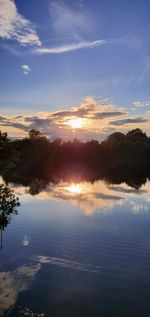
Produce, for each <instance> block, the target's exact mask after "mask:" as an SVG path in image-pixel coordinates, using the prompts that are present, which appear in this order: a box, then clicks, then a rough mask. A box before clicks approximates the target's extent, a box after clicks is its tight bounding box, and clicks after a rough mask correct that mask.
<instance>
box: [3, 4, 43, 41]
mask: <svg viewBox="0 0 150 317" xmlns="http://www.w3.org/2000/svg"><path fill="white" fill-rule="evenodd" d="M0 37H1V38H2V39H9V40H16V41H18V42H19V43H20V44H21V45H41V42H40V39H39V37H38V35H37V33H36V30H35V27H34V25H33V24H32V23H31V22H30V21H29V20H27V19H26V18H25V17H23V16H22V15H21V14H19V13H18V11H17V8H16V5H15V2H14V1H13V0H12V1H11V0H0Z"/></svg>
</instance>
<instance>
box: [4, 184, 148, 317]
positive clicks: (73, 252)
mask: <svg viewBox="0 0 150 317" xmlns="http://www.w3.org/2000/svg"><path fill="white" fill-rule="evenodd" d="M10 187H11V188H13V189H14V190H15V193H16V195H17V196H19V199H20V202H21V206H20V207H19V208H18V215H12V217H11V221H10V223H9V224H8V225H7V227H6V228H5V230H4V231H2V237H1V238H2V249H1V250H0V316H10V317H17V316H42V317H44V316H48V317H50V316H52V317H55V316H57V317H59V316H65V317H74V316H75V317H78V316H79V317H80V316H86V317H87V316H90V317H91V316H96V317H105V316H106V317H109V316H111V317H112V316H113V317H124V316H125V317H127V316H129V317H131V316H132V317H134V316H139V317H145V316H150V183H149V182H147V183H146V184H145V185H143V186H142V187H141V188H140V189H138V190H137V189H134V187H129V186H127V185H126V184H125V183H122V184H120V185H113V184H106V183H104V182H102V181H97V182H95V183H94V184H91V183H86V182H84V183H76V184H74V183H60V184H59V185H52V184H50V185H49V186H47V187H46V188H45V189H43V190H42V191H41V192H40V193H39V194H37V195H34V196H32V195H30V194H29V188H27V187H26V188H24V187H22V186H15V185H12V184H11V185H10ZM32 312H34V313H37V314H39V315H36V314H35V315H33V314H32ZM40 314H41V315H40ZM44 314H45V315H44Z"/></svg>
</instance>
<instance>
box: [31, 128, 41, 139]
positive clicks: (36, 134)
mask: <svg viewBox="0 0 150 317" xmlns="http://www.w3.org/2000/svg"><path fill="white" fill-rule="evenodd" d="M29 137H30V139H38V138H41V137H44V136H43V135H42V133H41V132H40V131H38V130H34V129H32V130H30V131H29Z"/></svg>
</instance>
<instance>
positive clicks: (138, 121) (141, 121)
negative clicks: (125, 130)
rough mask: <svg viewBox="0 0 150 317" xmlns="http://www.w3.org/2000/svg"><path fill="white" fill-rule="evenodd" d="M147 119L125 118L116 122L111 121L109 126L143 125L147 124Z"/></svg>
mask: <svg viewBox="0 0 150 317" xmlns="http://www.w3.org/2000/svg"><path fill="white" fill-rule="evenodd" d="M148 121H149V120H148V119H145V118H143V117H137V118H126V119H122V120H116V121H111V122H110V124H113V125H125V124H130V123H144V122H148Z"/></svg>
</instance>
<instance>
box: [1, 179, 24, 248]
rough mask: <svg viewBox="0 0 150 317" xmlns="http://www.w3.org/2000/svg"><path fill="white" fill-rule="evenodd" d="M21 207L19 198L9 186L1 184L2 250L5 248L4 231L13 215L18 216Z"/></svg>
mask: <svg viewBox="0 0 150 317" xmlns="http://www.w3.org/2000/svg"><path fill="white" fill-rule="evenodd" d="M19 206H20V202H19V198H18V197H16V196H15V194H14V191H13V190H11V189H10V188H9V187H8V186H6V185H4V184H0V231H1V239H0V240H1V241H0V248H1V249H2V247H3V230H4V229H5V227H7V225H8V224H9V223H10V220H11V214H17V207H19Z"/></svg>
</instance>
